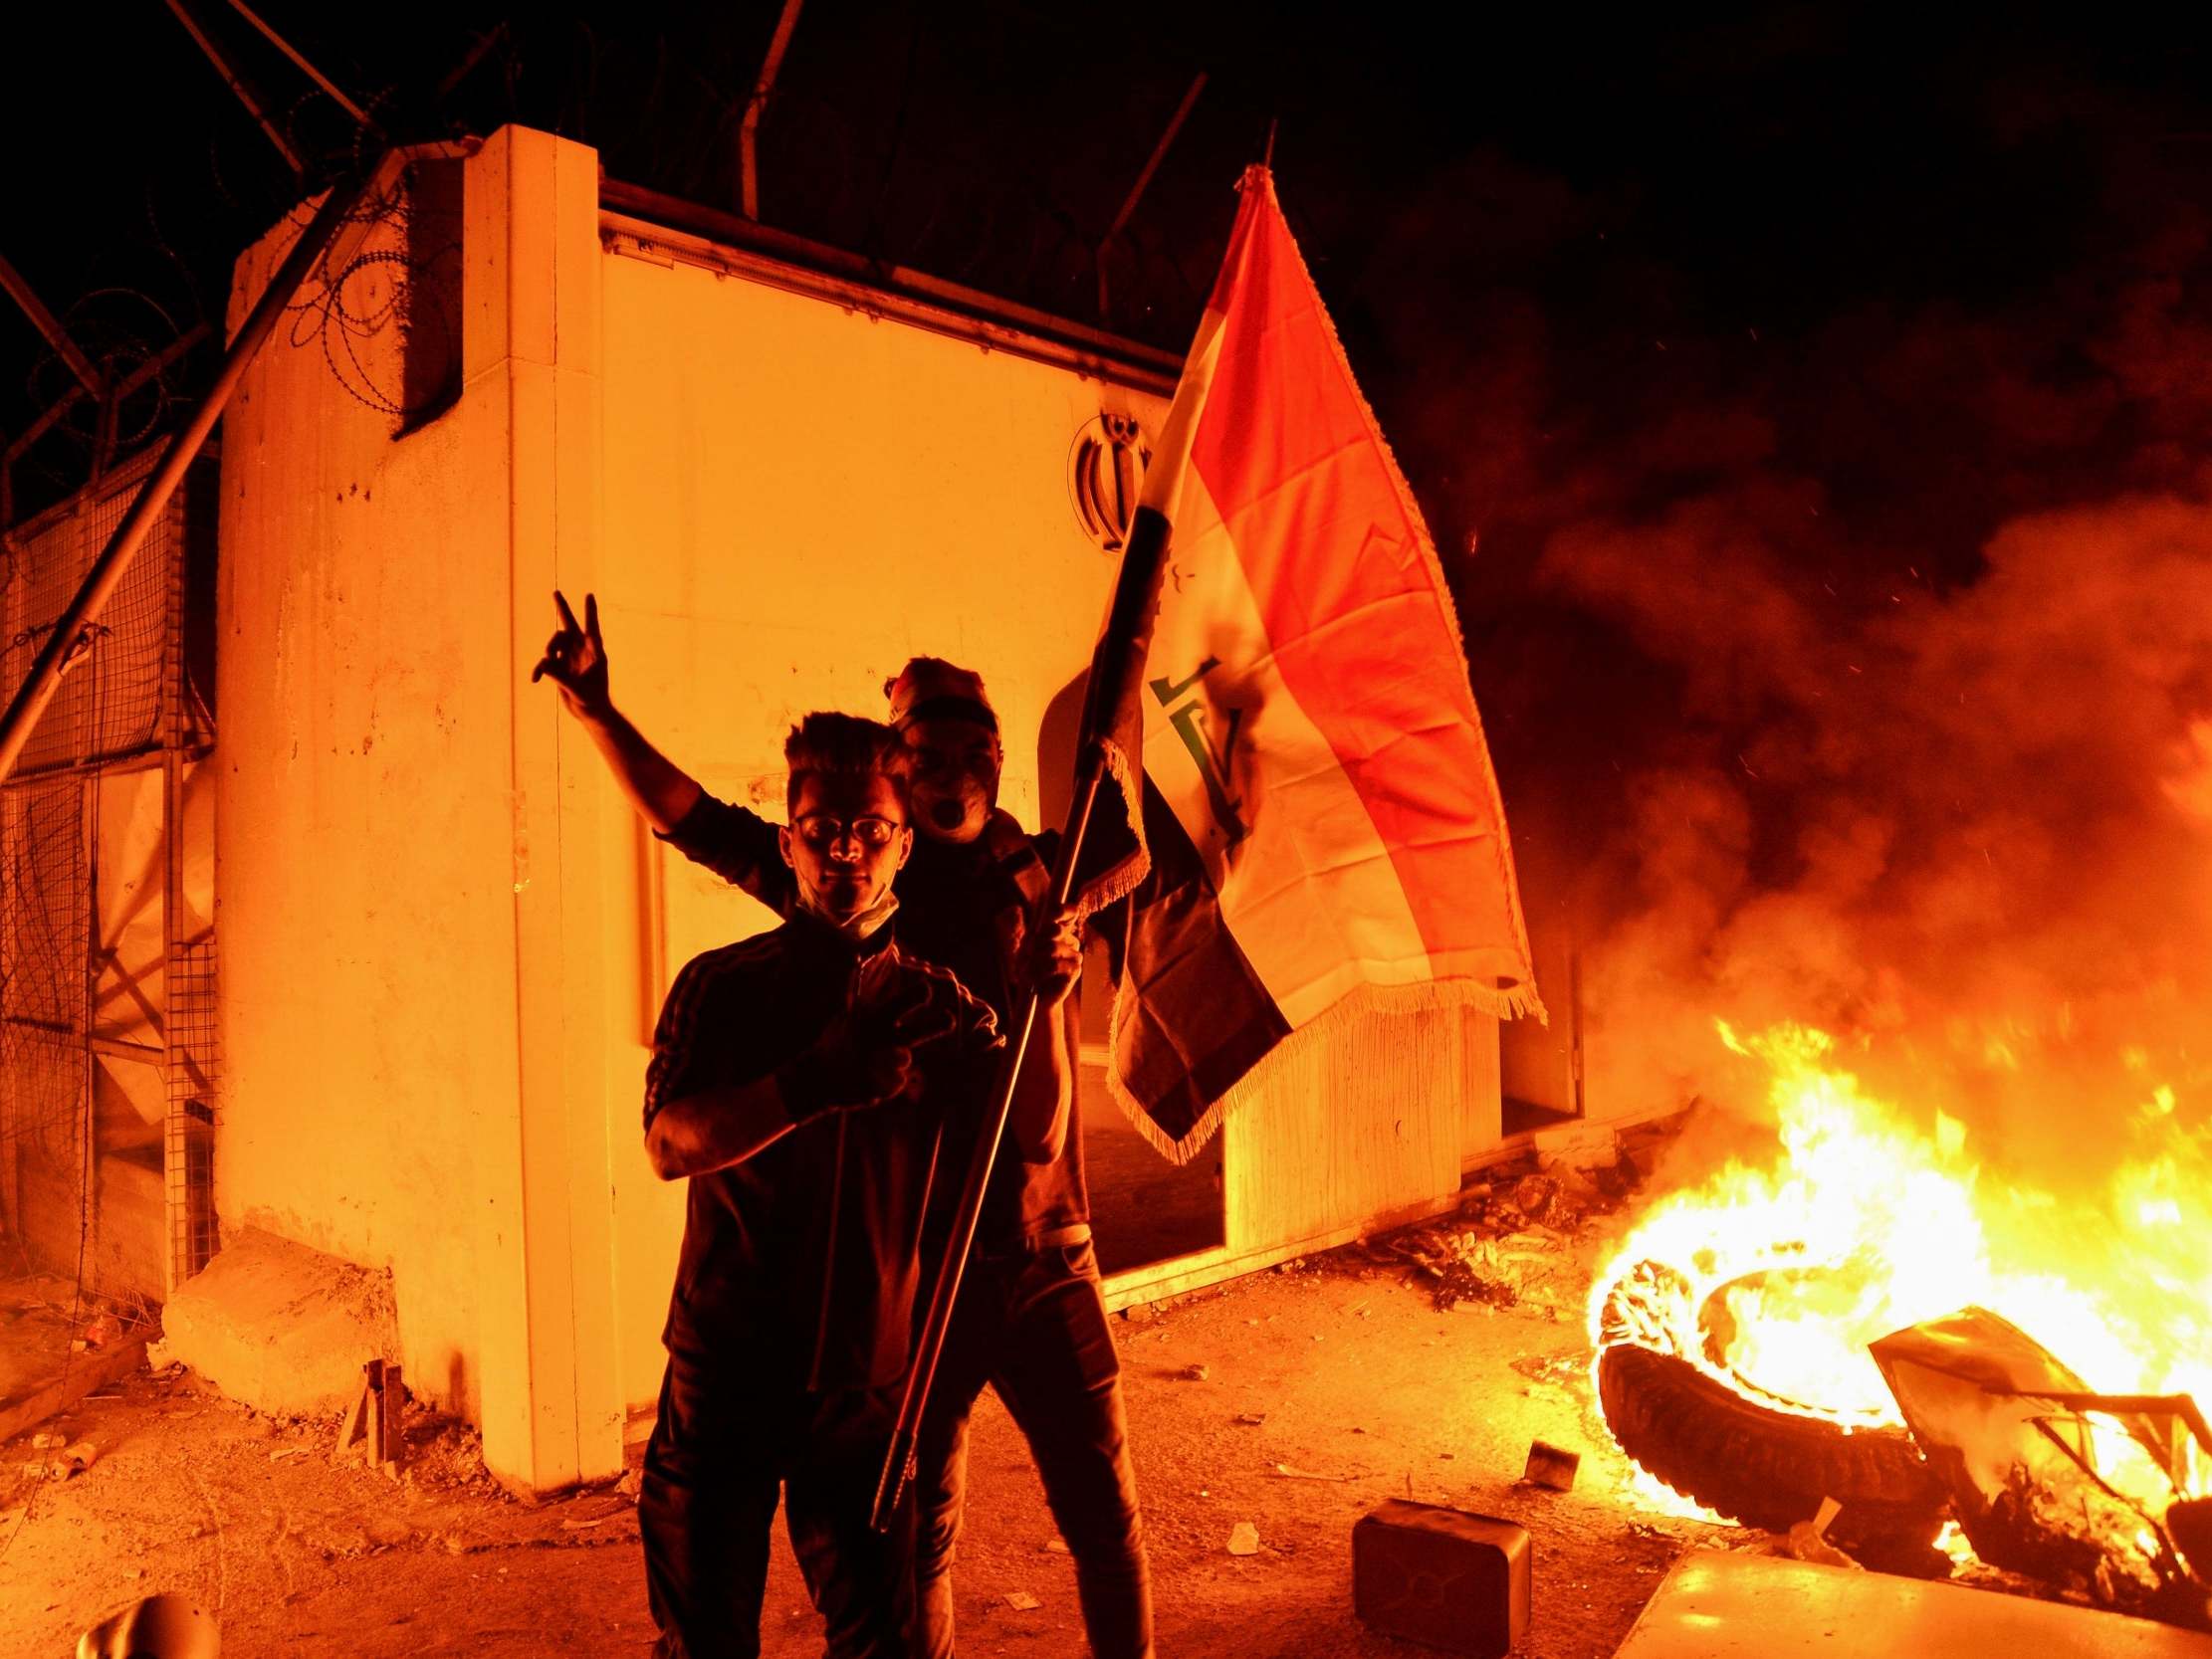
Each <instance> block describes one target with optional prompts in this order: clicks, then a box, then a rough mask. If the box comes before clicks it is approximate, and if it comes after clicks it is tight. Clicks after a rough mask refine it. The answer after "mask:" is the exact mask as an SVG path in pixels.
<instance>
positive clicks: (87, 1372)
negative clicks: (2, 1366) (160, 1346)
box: [0, 1338, 146, 1440]
mask: <svg viewBox="0 0 2212 1659" xmlns="http://www.w3.org/2000/svg"><path fill="white" fill-rule="evenodd" d="M145 1356H146V1345H145V1341H144V1339H143V1338H138V1339H134V1340H133V1341H130V1342H127V1343H124V1344H123V1345H122V1346H121V1347H120V1348H109V1349H107V1350H105V1351H103V1352H100V1353H85V1354H74V1353H73V1354H71V1355H70V1360H69V1367H68V1369H67V1370H65V1371H64V1372H63V1373H62V1374H61V1375H60V1376H58V1377H56V1378H55V1379H54V1380H53V1381H52V1382H49V1383H47V1384H46V1386H45V1387H43V1388H40V1389H39V1390H38V1391H37V1392H35V1393H30V1394H26V1395H24V1396H23V1398H21V1399H19V1400H11V1401H10V1402H9V1403H8V1404H6V1405H5V1406H0V1440H13V1439H14V1438H15V1437H16V1436H17V1435H19V1434H21V1433H22V1432H23V1431H24V1430H25V1429H28V1428H33V1427H36V1426H37V1425H38V1424H40V1423H43V1422H45V1421H46V1419H47V1418H49V1417H53V1416H58V1415H60V1414H61V1413H62V1412H64V1411H67V1410H68V1409H69V1408H70V1407H71V1406H73V1405H75V1404H76V1403H77V1402H78V1401H79V1400H81V1399H83V1398H84V1397H85V1396H86V1395H87V1394H89V1393H91V1392H93V1391H94V1390H95V1389H96V1388H103V1387H106V1386H107V1385H108V1384H109V1383H111V1382H113V1381H115V1380H117V1379H118V1378H120V1377H125V1376H128V1375H129V1374H130V1373H131V1372H132V1371H134V1370H136V1369H137V1368H138V1362H139V1361H140V1360H141V1359H143V1358H145Z"/></svg>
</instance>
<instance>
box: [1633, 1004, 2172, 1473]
mask: <svg viewBox="0 0 2212 1659" xmlns="http://www.w3.org/2000/svg"><path fill="white" fill-rule="evenodd" d="M1720 1036H1721V1040H1722V1041H1723V1042H1725V1043H1726V1044H1727V1045H1728V1046H1729V1047H1730V1048H1731V1049H1732V1050H1734V1051H1735V1052H1736V1053H1738V1054H1743V1055H1748V1056H1752V1057H1755V1058H1757V1059H1758V1060H1760V1061H1763V1062H1764V1063H1765V1065H1766V1066H1767V1067H1768V1069H1769V1071H1770V1073H1771V1080H1770V1084H1769V1088H1768V1099H1769V1103H1770V1105H1771V1106H1772V1108H1773V1110H1774V1114H1775V1120H1776V1127H1777V1129H1778V1131H1779V1136H1780V1141H1781V1145H1780V1150H1779V1152H1778V1153H1777V1154H1776V1155H1775V1156H1774V1157H1773V1158H1772V1159H1771V1160H1770V1161H1768V1162H1765V1163H1763V1164H1758V1165H1753V1164H1750V1163H1746V1162H1742V1161H1731V1162H1729V1163H1727V1164H1726V1165H1724V1166H1723V1167H1721V1168H1720V1169H1718V1170H1717V1171H1716V1172H1714V1173H1712V1174H1711V1175H1709V1176H1708V1177H1707V1178H1705V1179H1704V1180H1702V1181H1701V1182H1699V1183H1698V1184H1696V1185H1694V1186H1691V1187H1688V1188H1685V1189H1683V1190H1680V1191H1676V1192H1673V1193H1671V1194H1669V1195H1667V1196H1666V1197H1664V1198H1661V1199H1660V1200H1659V1201H1658V1202H1657V1203H1655V1204H1654V1205H1653V1206H1652V1207H1651V1208H1650V1209H1649V1210H1648V1211H1646V1212H1645V1213H1644V1214H1643V1215H1641V1216H1640V1217H1639V1218H1638V1219H1637V1221H1636V1223H1635V1225H1634V1227H1633V1228H1632V1230H1631V1231H1630V1233H1629V1234H1628V1236H1627V1237H1626V1238H1625V1239H1624V1240H1623V1242H1622V1244H1621V1246H1620V1249H1619V1250H1618V1251H1617V1252H1616V1253H1615V1254H1614V1256H1613V1257H1612V1259H1611V1260H1610V1261H1609V1263H1608V1264H1607V1266H1606V1268H1605V1270H1604V1271H1602V1272H1601V1273H1599V1275H1598V1276H1597V1279H1596V1281H1595V1288H1594V1291H1593V1295H1592V1301H1591V1308H1590V1316H1591V1333H1592V1337H1593V1342H1594V1344H1597V1345H1600V1346H1602V1345H1603V1343H1605V1342H1606V1341H1609V1340H1616V1339H1615V1338H1609V1337H1608V1336H1606V1335H1605V1334H1603V1333H1601V1329H1600V1316H1601V1313H1602V1312H1603V1310H1604V1309H1605V1307H1606V1305H1607V1300H1608V1298H1609V1296H1610V1295H1611V1294H1612V1293H1613V1291H1614V1290H1615V1288H1616V1284H1617V1281H1619V1280H1620V1279H1621V1278H1622V1277H1623V1276H1624V1275H1626V1274H1629V1273H1631V1272H1632V1271H1633V1270H1635V1269H1636V1268H1637V1266H1638V1264H1640V1263H1653V1262H1658V1263H1664V1264H1666V1265H1668V1266H1670V1267H1671V1268H1673V1269H1674V1270H1676V1271H1677V1272H1678V1273H1679V1274H1680V1275H1681V1278H1682V1281H1683V1283H1684V1284H1686V1292H1685V1291H1683V1290H1682V1286H1679V1285H1675V1284H1673V1283H1672V1282H1671V1281H1669V1282H1668V1294H1666V1295H1664V1296H1660V1297H1654V1298H1651V1299H1649V1301H1648V1302H1647V1304H1646V1305H1645V1306H1644V1307H1643V1308H1642V1311H1641V1313H1640V1316H1639V1317H1640V1318H1642V1319H1644V1320H1647V1321H1651V1322H1658V1323H1660V1324H1667V1323H1670V1324H1671V1329H1668V1330H1665V1331H1659V1330H1652V1331H1647V1332H1643V1333H1632V1334H1631V1335H1632V1340H1643V1338H1645V1337H1650V1338H1651V1339H1652V1340H1653V1346H1658V1347H1661V1348H1663V1349H1664V1350H1667V1351H1672V1352H1676V1353H1679V1354H1680V1355H1681V1356H1682V1357H1684V1358H1685V1359H1687V1360H1689V1361H1690V1362H1691V1363H1692V1364H1694V1365H1696V1366H1697V1367H1698V1368H1699V1369H1701V1370H1703V1371H1705V1372H1707V1373H1708V1374H1710V1375H1713V1376H1716V1377H1718V1378H1720V1379H1721V1380H1722V1381H1724V1382H1726V1383H1727V1384H1728V1385H1729V1386H1731V1387H1733V1388H1735V1389H1737V1390H1738V1391H1739V1392H1741V1393H1744V1394H1746V1395H1749V1396H1751V1397H1753V1398H1755V1399H1757V1400H1759V1401H1760V1402H1761V1403H1763V1404H1766V1405H1769V1406H1772V1407H1774V1408H1776V1409H1780V1410H1784V1411H1792V1412H1798V1413H1803V1414H1806V1415H1811V1416H1818V1417H1826V1418H1829V1419H1831V1420H1833V1421H1836V1422H1838V1423H1841V1424H1844V1425H1847V1426H1849V1427H1852V1428H1859V1427H1868V1428H1872V1427H1878V1426H1882V1425H1889V1424H1895V1423H1898V1422H1899V1421H1900V1420H1901V1419H1900V1418H1899V1416H1898V1413H1897V1409H1896V1405H1895V1402H1894V1401H1893V1400H1892V1399H1891V1397H1890V1394H1889V1390H1888V1388H1887V1386H1886V1384H1885V1383H1884V1382H1883V1380H1882V1377H1881V1373H1880V1370H1879V1369H1878V1368H1877V1366H1876V1365H1875V1362H1874V1360H1873V1358H1872V1356H1871V1355H1870V1354H1869V1353H1868V1351H1867V1345H1868V1344H1869V1343H1871V1342H1873V1341H1875V1340H1877V1339H1879V1338H1880V1337H1882V1336H1885V1335H1887V1334H1888V1333H1890V1332H1892V1331H1895V1330H1897V1329H1899V1328H1900V1327H1903V1326H1907V1325H1913V1324H1917V1323H1919V1322H1920V1321H1923V1320H1928V1319H1933V1318H1937V1317H1940V1316H1942V1315H1946V1314H1949V1313H1951V1312H1953V1311H1955V1310H1957V1309H1960V1308H1963V1307H1965V1306H1967V1305H1969V1304H1975V1305H1979V1306H1981V1307H1983V1308H1987V1309H1989V1310H1991V1311H1993V1312H1995V1313H1998V1314H2001V1315H2002V1316H2004V1317H2005V1318H2006V1319H2008V1320H2010V1321H2011V1322H2012V1323H2013V1324H2015V1325H2017V1326H2018V1327H2020V1328H2021V1329H2022V1330H2023V1331H2025V1332H2027V1333H2028V1334H2029V1335H2030V1336H2032V1337H2034V1338H2035V1339H2036V1340H2037V1341H2038V1342H2040V1343H2041V1344H2042V1345H2043V1346H2044V1347H2045V1348H2048V1349H2050V1350H2051V1352H2053V1353H2054V1354H2056V1355H2057V1356H2058V1357H2059V1358H2060V1359H2061V1360H2063V1361H2065V1362H2066V1363H2067V1364H2068V1365H2070V1366H2071V1367H2072V1368H2073V1369H2074V1370H2075V1371H2077V1372H2079V1373H2080V1374H2081V1376H2082V1377H2083V1378H2084V1379H2085V1380H2086V1381H2087V1382H2088V1383H2089V1385H2090V1387H2092V1388H2093V1389H2096V1390H2098V1391H2100V1392H2108V1393H2194V1394H2195V1395H2196V1396H2197V1398H2198V1399H2199V1400H2200V1401H2212V1319H2208V1310H2212V1130H2208V1129H2206V1128H2202V1127H2200V1128H2197V1129H2195V1130H2190V1129H2187V1128H2184V1127H2183V1125H2182V1123H2181V1121H2180V1115H2179V1114H2177V1112H2176V1101H2175V1097H2174V1092H2173V1091H2172V1090H2171V1089H2170V1088H2167V1087H2164V1086H2154V1085H2151V1084H2150V1083H2149V1082H2148V1081H2147V1079H2146V1082H2145V1087H2144V1090H2143V1095H2142V1098H2141V1099H2140V1100H2139V1101H2137V1102H2136V1103H2135V1104H2134V1105H2133V1107H2132V1108H2131V1109H2130V1110H2128V1111H2126V1112H2124V1113H2114V1114H2108V1115H2099V1114H2095V1113H2087V1112H2086V1113H2085V1114H2084V1117H2085V1120H2086V1121H2092V1120H2094V1124H2095V1129H2094V1133H2095V1134H2096V1135H2097V1136H2098V1137H2099V1138H2100V1139H2101V1141H2104V1142H2106V1143H2124V1145H2123V1149H2124V1151H2125V1152H2126V1153H2127V1154H2128V1155H2126V1156H2125V1157H2123V1158H2122V1159H2121V1161H2120V1162H2119V1163H2118V1164H2117V1167H2116V1169H2115V1170H2114V1172H2113V1173H2111V1174H2110V1175H2109V1177H2108V1178H2106V1179H2104V1180H2103V1181H2101V1183H2100V1184H2099V1186H2098V1188H2097V1190H2095V1191H2094V1192H2091V1193H2089V1194H2087V1195H2085V1196H2079V1197H2062V1196H2060V1195H2058V1194H2056V1193H2053V1192H2051V1191H2048V1190H2044V1189H2041V1188H2038V1187H2035V1186H2032V1185H2026V1184H2020V1183H2016V1182H2012V1181H2008V1180H2006V1179H2005V1178H2003V1177H2002V1175H2001V1174H2000V1173H1999V1172H1998V1171H1996V1170H1994V1169H1992V1168H1988V1167H1983V1166H1980V1165H1979V1164H1978V1162H1977V1159H1976V1156H1975V1150H1974V1148H1973V1146H1972V1145H1970V1144H1969V1141H1968V1137H1967V1134H1966V1131H1965V1129H1964V1127H1963V1126H1962V1125H1961V1124H1960V1123H1958V1122H1957V1121H1956V1120H1953V1119H1950V1118H1947V1117H1944V1116H1942V1115H1941V1114H1936V1115H1935V1116H1934V1117H1933V1120H1932V1122H1916V1121H1914V1119H1913V1118H1912V1116H1911V1115H1910V1114H1909V1113H1908V1112H1906V1111H1905V1110H1902V1109H1900V1108H1898V1107H1896V1106H1894V1105H1891V1104H1888V1103H1886V1102H1883V1101H1880V1100H1877V1099H1875V1098H1873V1097H1872V1096H1871V1095H1869V1094H1868V1093H1867V1092H1866V1091H1865V1090H1864V1089H1863V1088H1862V1087H1861V1084H1860V1081H1859V1079H1858V1078H1857V1077H1856V1076H1854V1075H1853V1074H1852V1073H1851V1072H1849V1071H1846V1070H1843V1069H1842V1068H1841V1067H1840V1066H1839V1065H1837V1064H1836V1044H1835V1042H1834V1040H1833V1039H1831V1038H1830V1037H1829V1036H1828V1035H1826V1034H1825V1033H1823V1032H1820V1031H1815V1030H1811V1029H1808V1028H1806V1027H1802V1026H1796V1025H1779V1026H1775V1027H1773V1028H1771V1029H1769V1030H1768V1031H1766V1032H1765V1033H1763V1034H1762V1035H1759V1036H1756V1037H1751V1038H1749V1039H1739V1038H1738V1037H1737V1035H1736V1034H1735V1033H1734V1032H1733V1031H1732V1030H1730V1029H1729V1028H1728V1027H1727V1026H1726V1025H1725V1024H1721V1025H1720ZM2128 1059H2129V1063H2130V1069H2131V1070H2133V1071H2134V1072H2136V1073H2137V1074H2138V1075H2139V1074H2141V1073H2142V1072H2143V1071H2144V1070H2145V1069H2146V1068H2145V1063H2144V1062H2143V1060H2142V1058H2141V1057H2140V1056H2130V1057H2128ZM1676 1293H1680V1294H1676ZM1615 1317H1616V1319H1618V1318H1619V1304H1618V1302H1616V1304H1615ZM2096 1438H2097V1448H2096V1450H2097V1457H2098V1462H2099V1464H2100V1467H2101V1468H2102V1469H2103V1470H2104V1471H2105V1475H2106V1478H2107V1479H2111V1480H2113V1481H2114V1483H2115V1484H2116V1485H2120V1486H2121V1487H2122V1488H2123V1489H2127V1488H2136V1487H2139V1488H2140V1489H2141V1491H2142V1493H2143V1495H2144V1496H2149V1495H2151V1493H2152V1492H2153V1490H2154V1489H2158V1490H2162V1492H2163V1496H2164V1497H2165V1498H2169V1499H2170V1498H2171V1497H2172V1495H2173V1493H2172V1488H2171V1486H2170V1485H2168V1484H2167V1482H2166V1480H2165V1477H2164V1476H2163V1475H2161V1474H2160V1473H2159V1472H2158V1471H2157V1469H2156V1466H2155V1465H2154V1464H2152V1463H2151V1462H2150V1461H2149V1459H2148V1458H2147V1457H2145V1456H2144V1455H2143V1454H2142V1453H2141V1452H2140V1449H2139V1448H2134V1447H2133V1446H2132V1443H2131V1442H2129V1441H2127V1439H2126V1437H2125V1435H2124V1434H2122V1433H2121V1432H2119V1431H2118V1429H2117V1427H2116V1425H2114V1426H2110V1429H2109V1432H2105V1433H2100V1434H2098V1435H2097V1437H2096ZM2205 1474H2206V1470H2205V1467H2204V1465H2203V1463H2202V1462H2201V1461H2200V1462H2199V1463H2197V1464H2196V1465H2195V1466H2194V1473H2193V1477H2192V1479H2191V1481H2190V1490H2191V1492H2192V1494H2201V1493H2203V1492H2205V1491H2206V1490H2208V1483H2207V1481H2206V1479H2205Z"/></svg>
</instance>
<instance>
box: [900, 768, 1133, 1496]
mask: <svg viewBox="0 0 2212 1659" xmlns="http://www.w3.org/2000/svg"><path fill="white" fill-rule="evenodd" d="M1105 772H1106V764H1105V756H1104V755H1103V754H1102V753H1101V751H1100V750H1099V748H1098V746H1097V745H1096V744H1095V743H1086V744H1085V745H1084V754H1083V756H1082V757H1081V758H1080V759H1078V760H1077V762H1076V784H1075V805H1074V808H1073V810H1072V811H1071V812H1070V813H1069V815H1068V825H1067V834H1066V836H1065V838H1064V839H1063V840H1062V841H1061V842H1060V856H1059V858H1058V860H1057V861H1056V862H1055V864H1054V866H1053V869H1052V886H1051V904H1052V910H1051V912H1048V913H1047V915H1048V916H1049V915H1051V914H1055V913H1057V911H1058V910H1059V908H1060V907H1061V906H1063V905H1065V904H1066V903H1067V896H1068V894H1069V893H1070V892H1071V891H1072V890H1073V888H1074V886H1075V859H1076V855H1077V854H1078V853H1079V852H1081V850H1082V846H1083V834H1084V831H1086V830H1087V829H1088V828H1089V827H1090V818H1091V805H1092V803H1093V802H1095V801H1096V800H1097V799H1098V785H1099V781H1100V779H1101V778H1103V777H1104V776H1105ZM1036 1023H1037V993H1036V992H1035V991H1034V990H1033V989H1032V990H1029V991H1025V992H1023V993H1022V998H1021V1017H1020V1018H1019V1019H1017V1020H1015V1021H1014V1023H1013V1040H1012V1041H1011V1042H1010V1043H1008V1044H1007V1045H1006V1052H1005V1054H1004V1055H1003V1056H1002V1057H1001V1058H1000V1060H999V1063H998V1076H997V1079H996V1081H995V1083H994V1084H993V1085H992V1091H991V1094H992V1106H991V1110H990V1111H989V1112H987V1113H985V1115H984V1124H983V1134H982V1136H981V1137H980V1138H979V1139H978V1140H977V1142H976V1155H975V1157H974V1159H973V1160H972V1161H971V1162H970V1164H969V1166H968V1185H967V1186H966V1187H965V1188H964V1189H963V1190H962V1192H961V1195H960V1208H959V1209H958V1210H957V1211H955V1212H954V1216H953V1232H952V1237H951V1238H950V1239H949V1240H948V1241H947V1243H946V1246H945V1262H944V1265H943V1266H942V1267H940V1268H939V1269H938V1272H937V1283H936V1285H935V1287H934V1288H933V1289H932V1291H931V1293H930V1308H929V1314H928V1316H927V1317H926V1318H925V1319H924V1320H923V1322H922V1334H921V1336H920V1337H918V1338H917V1339H916V1340H915V1348H914V1362H913V1364H911V1365H910V1366H908V1367H907V1373H906V1393H905V1395H904V1396H903V1397H902V1398H901V1399H900V1401H899V1419H898V1423H897V1424H896V1426H895V1427H893V1429H892V1431H891V1449H890V1450H889V1451H888V1452H887V1453H886V1454H885V1455H884V1459H883V1472H882V1474H881V1475H880V1476H878V1477H877V1480H876V1499H875V1508H874V1510H873V1512H872V1513H871V1514H870V1516H869V1525H870V1526H872V1527H874V1528H875V1530H876V1531H877V1532H879V1533H885V1532H889V1531H890V1530H891V1518H892V1517H893V1516H894V1515H896V1514H897V1513H898V1508H899V1503H900V1501H901V1500H902V1499H903V1498H904V1497H905V1496H906V1488H907V1483H908V1482H909V1481H911V1480H912V1479H913V1478H914V1449H915V1444H916V1442H917V1441H918V1440H919V1439H920V1438H921V1432H922V1413H923V1412H924V1411H925V1410H927V1409H928V1407H929V1398H930V1388H931V1385H932V1384H933V1383H935V1382H936V1380H937V1361H938V1359H939V1358H940V1357H941V1356H942V1355H943V1354H944V1351H945V1334H946V1332H947V1331H948V1330H949V1329H950V1328H951V1326H952V1323H953V1304H954V1303H955V1302H956V1301H958V1300H959V1298H960V1283H961V1277H962V1274H963V1272H964V1270H965V1269H966V1268H967V1266H968V1251H969V1247H970V1246H971V1245H973V1244H974V1243H975V1241H976V1223H977V1221H978V1220H979V1219H980V1218H981V1217H982V1215H983V1210H984V1196H985V1193H986V1192H987V1191H988V1190H989V1188H990V1186H991V1171H992V1169H993V1167H994V1166H995V1164H996V1162H997V1160H998V1142H999V1141H1000V1140H1001V1139H1003V1137H1004V1135H1005V1133H1006V1119H1007V1118H1008V1117H1009V1116H1010V1115H1011V1114H1012V1111H1013V1092H1014V1086H1015V1084H1016V1083H1017V1082H1018V1081H1019V1080H1020V1077H1021V1062H1022V1060H1023V1059H1024V1058H1025V1057H1026V1056H1027V1054H1028V1052H1029V1039H1030V1037H1031V1036H1032V1035H1033V1034H1034V1032H1035V1030H1036ZM1045 1040H1046V1041H1047V1042H1058V1041H1059V1040H1060V1037H1059V1033H1058V1032H1050V1033H1047V1034H1046V1038H1045Z"/></svg>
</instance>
